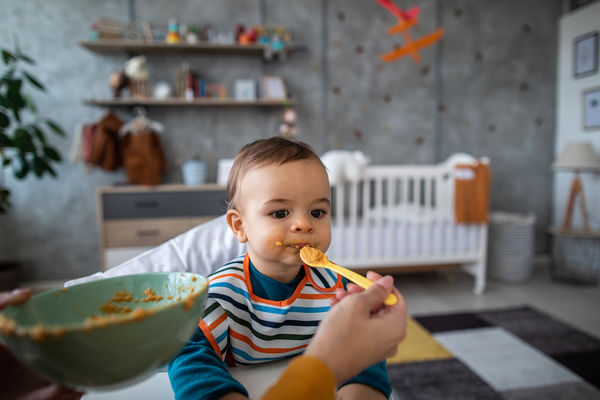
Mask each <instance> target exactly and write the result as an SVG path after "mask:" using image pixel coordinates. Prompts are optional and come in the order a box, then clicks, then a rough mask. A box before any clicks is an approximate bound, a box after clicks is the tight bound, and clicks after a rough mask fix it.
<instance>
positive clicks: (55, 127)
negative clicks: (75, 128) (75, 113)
mask: <svg viewBox="0 0 600 400" xmlns="http://www.w3.org/2000/svg"><path fill="white" fill-rule="evenodd" d="M46 124H47V125H48V126H49V127H50V129H52V130H53V131H54V132H55V133H56V134H57V135H58V136H62V137H65V136H66V135H65V132H64V131H63V130H62V128H61V127H60V126H59V125H58V124H57V123H56V122H54V121H52V120H51V119H47V120H46Z"/></svg>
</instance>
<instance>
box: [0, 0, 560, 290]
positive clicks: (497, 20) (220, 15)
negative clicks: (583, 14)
mask: <svg viewBox="0 0 600 400" xmlns="http://www.w3.org/2000/svg"><path fill="white" fill-rule="evenodd" d="M560 3H561V2H560V1H559V0H555V1H548V0H528V1H519V0H494V1H485V2H481V1H475V0H445V1H433V0H415V1H412V2H410V4H409V3H402V4H401V6H404V7H406V6H408V5H411V6H413V5H414V6H420V7H421V18H420V21H419V24H418V26H417V27H416V28H415V29H413V31H412V36H413V37H415V38H416V37H419V36H422V35H425V34H427V33H429V32H431V31H432V30H434V29H435V28H436V27H438V26H443V27H444V28H445V30H446V34H445V37H444V39H443V41H442V42H441V44H440V45H439V46H433V47H430V48H427V49H425V50H423V51H422V52H421V57H422V62H421V64H420V65H417V64H415V63H414V62H413V61H412V60H411V59H409V58H406V59H400V60H398V61H396V62H393V63H383V62H381V61H379V54H381V53H382V52H385V51H389V50H391V49H393V48H394V46H396V45H399V44H401V43H402V40H401V38H400V37H390V36H388V35H387V34H386V29H387V28H388V27H389V26H391V25H393V24H394V19H393V18H392V16H391V14H389V13H388V12H387V11H385V10H384V9H383V8H381V7H380V6H379V5H378V4H377V3H376V2H375V1H353V2H348V1H342V0H306V1H302V2H299V1H292V0H254V1H240V0H223V1H219V2H214V1H191V0H171V1H170V2H169V11H168V13H167V11H166V10H165V7H164V3H163V2H161V1H157V0H147V1H137V2H135V17H136V18H137V19H138V20H151V21H156V22H165V23H166V20H167V18H168V17H170V16H173V17H176V18H178V19H179V20H180V21H181V22H188V23H202V24H204V23H212V24H213V25H214V26H217V27H221V28H232V27H233V26H234V24H235V23H237V22H243V23H245V24H247V25H252V24H254V23H259V22H277V23H282V24H284V25H286V26H288V27H290V28H291V29H292V30H293V31H294V32H295V33H296V38H297V43H299V44H304V45H306V47H307V51H306V52H302V53H296V54H294V55H293V56H292V58H291V59H290V60H288V61H287V62H285V63H274V64H264V63H262V62H261V61H260V60H256V59H252V58H247V57H237V56H227V57H206V56H189V57H183V56H175V55H172V56H157V55H152V56H150V57H149V61H150V68H151V75H152V78H153V79H154V80H158V79H168V80H170V81H171V82H172V81H173V79H174V78H173V77H174V73H175V72H174V71H175V67H176V65H178V64H179V63H181V62H182V61H183V60H184V59H185V60H188V61H190V63H191V65H192V67H193V68H194V69H196V70H198V71H199V72H201V73H202V74H203V75H204V76H205V77H207V78H209V79H214V80H220V81H224V82H229V83H231V82H232V81H233V79H235V78H240V77H251V78H258V77H260V76H261V75H262V74H268V73H273V74H278V75H281V76H283V77H284V79H285V82H286V85H287V86H288V89H289V90H290V91H291V92H292V94H293V96H294V97H295V98H296V99H297V102H298V104H297V111H298V114H299V126H300V130H301V134H300V139H302V140H305V141H307V142H309V143H311V144H312V145H313V146H314V147H315V148H316V150H317V151H318V152H324V151H325V150H327V149H329V148H344V149H350V150H354V149H362V150H363V151H365V152H366V153H367V154H368V155H369V156H370V157H371V158H372V160H373V162H374V163H378V164H399V163H400V164H404V163H434V162H437V161H440V160H443V159H445V158H446V157H447V156H448V155H450V154H452V153H453V152H456V151H466V152H470V153H472V154H473V155H476V156H484V155H485V156H488V157H490V158H491V161H492V168H493V184H492V209H493V210H504V211H510V212H518V213H526V212H535V213H536V214H537V216H538V226H537V228H538V229H537V233H538V235H537V251H538V252H546V251H547V248H548V245H547V237H546V235H545V233H544V230H545V227H546V226H547V225H548V224H549V223H550V217H551V196H552V191H551V183H552V180H551V179H552V177H551V172H550V164H551V162H552V160H553V158H554V146H553V143H554V118H555V114H554V110H555V108H554V103H555V65H556V58H557V57H556V43H557V21H558V18H559V16H560ZM0 5H1V6H2V10H3V13H4V16H5V17H4V18H3V24H2V27H0V44H1V45H2V46H4V47H10V35H11V34H12V33H17V34H18V38H19V40H20V43H21V46H22V48H23V50H24V51H25V52H26V53H28V54H30V55H31V56H32V57H33V58H35V59H36V60H37V61H38V64H37V66H36V68H35V69H34V72H35V73H36V74H37V75H38V76H39V78H40V79H41V80H42V81H43V82H45V83H46V84H47V86H48V93H47V94H45V95H36V96H35V99H36V100H37V102H38V106H39V109H40V110H41V111H42V113H44V114H45V115H48V116H52V117H53V118H54V119H56V120H57V121H58V122H59V123H60V124H61V125H62V126H63V127H65V129H66V130H67V131H68V132H69V137H68V138H67V139H64V140H63V139H59V138H53V143H54V144H55V145H56V146H58V147H59V148H60V149H61V150H62V153H63V155H64V156H65V158H66V156H67V154H68V151H69V148H70V145H71V141H72V136H73V133H72V132H73V130H74V128H75V126H76V124H77V123H79V122H83V121H90V120H93V119H96V118H99V117H100V116H101V115H102V113H103V111H104V110H101V109H96V108H91V107H86V106H84V105H82V103H81V99H82V98H87V97H108V96H109V95H110V90H109V88H108V84H107V81H108V76H109V74H110V73H111V72H112V71H113V70H115V69H117V68H119V67H120V66H121V65H122V63H123V62H124V61H125V57H123V56H100V55H98V54H94V53H91V52H89V51H87V50H86V49H84V48H81V47H79V46H78V45H77V41H78V40H80V39H85V38H86V37H87V36H88V32H89V26H90V24H91V22H92V21H94V20H95V19H96V18H97V17H100V16H105V17H112V18H118V19H121V20H127V18H128V14H129V8H128V2H127V1H124V0H106V1H102V2H98V1H91V0H86V1H76V0H55V1H52V2H42V1H34V0H21V1H18V2H16V1H12V0H0ZM231 89H232V88H231V87H230V90H231ZM279 114H280V112H279V110H262V109H198V108H189V109H151V110H150V114H149V116H150V117H151V118H152V119H155V120H158V121H160V122H162V123H163V124H164V125H165V126H166V127H167V132H166V133H165V134H164V136H163V145H164V147H165V151H166V154H167V158H168V161H169V165H168V167H169V171H168V173H167V176H166V181H167V182H169V183H173V182H181V179H182V178H181V173H180V169H179V166H178V164H177V160H178V159H185V158H187V157H189V156H191V155H192V154H193V153H199V154H200V155H201V156H202V157H204V158H205V159H206V160H207V161H208V162H209V177H210V178H211V179H213V180H214V179H215V177H216V162H217V160H218V159H219V158H223V157H232V156H233V155H234V154H235V153H236V151H237V149H239V147H240V146H241V145H242V144H243V143H245V142H247V141H250V140H253V139H256V138H260V137H267V136H271V135H273V134H275V133H276V130H277V126H278V121H279ZM122 116H123V118H125V119H126V118H129V115H128V114H127V113H124V114H122ZM58 174H59V177H58V179H56V180H53V179H44V180H40V181H38V180H36V179H34V178H32V179H30V180H28V181H25V182H15V181H14V180H12V179H9V184H10V185H11V188H12V189H13V197H14V198H13V200H14V203H15V207H14V209H13V210H12V211H11V212H10V213H9V214H8V215H6V216H4V217H0V257H1V258H16V259H19V260H22V261H24V262H26V271H25V277H24V278H25V279H59V278H61V279H62V278H70V277H76V276H81V275H85V274H89V273H92V272H94V271H96V270H98V268H99V266H98V263H99V262H98V250H97V232H96V199H95V190H96V188H97V187H99V186H104V185H110V184H112V183H114V182H122V181H124V175H123V174H122V173H121V172H119V173H114V174H107V173H104V172H100V171H97V170H91V171H87V170H86V169H84V168H82V167H81V166H79V165H72V164H70V163H69V162H64V163H62V164H61V165H60V166H59V167H58Z"/></svg>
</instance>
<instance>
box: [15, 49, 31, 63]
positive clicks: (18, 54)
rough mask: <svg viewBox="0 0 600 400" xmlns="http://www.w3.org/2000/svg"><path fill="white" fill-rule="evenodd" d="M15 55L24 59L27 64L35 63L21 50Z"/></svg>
mask: <svg viewBox="0 0 600 400" xmlns="http://www.w3.org/2000/svg"><path fill="white" fill-rule="evenodd" d="M17 57H18V58H19V59H20V60H23V61H25V62H26V63H27V64H31V65H33V64H35V61H33V59H32V58H31V57H29V56H28V55H26V54H23V53H21V51H19V52H17Z"/></svg>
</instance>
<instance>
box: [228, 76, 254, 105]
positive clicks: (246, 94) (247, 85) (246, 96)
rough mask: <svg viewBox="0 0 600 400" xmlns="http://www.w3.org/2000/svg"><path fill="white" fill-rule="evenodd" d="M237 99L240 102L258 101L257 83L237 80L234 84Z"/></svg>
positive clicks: (248, 80)
mask: <svg viewBox="0 0 600 400" xmlns="http://www.w3.org/2000/svg"><path fill="white" fill-rule="evenodd" d="M233 91H234V96H235V99H236V100H238V101H254V100H256V81H255V80H254V79H236V80H235V82H234V84H233Z"/></svg>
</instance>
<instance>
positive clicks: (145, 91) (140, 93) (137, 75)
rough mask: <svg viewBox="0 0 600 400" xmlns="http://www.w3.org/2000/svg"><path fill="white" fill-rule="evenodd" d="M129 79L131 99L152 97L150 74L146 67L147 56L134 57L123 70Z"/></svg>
mask: <svg viewBox="0 0 600 400" xmlns="http://www.w3.org/2000/svg"><path fill="white" fill-rule="evenodd" d="M123 70H124V71H125V75H126V76H127V78H128V79H129V91H130V92H131V97H142V98H144V97H150V79H149V78H150V72H149V71H148V66H147V65H146V57H145V56H137V57H132V58H130V59H129V60H127V62H126V63H125V67H124V68H123Z"/></svg>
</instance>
